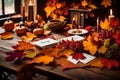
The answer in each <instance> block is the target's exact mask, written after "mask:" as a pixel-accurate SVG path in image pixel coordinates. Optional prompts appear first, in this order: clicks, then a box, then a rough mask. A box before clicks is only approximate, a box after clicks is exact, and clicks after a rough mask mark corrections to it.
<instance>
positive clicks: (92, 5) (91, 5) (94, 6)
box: [88, 4, 97, 9]
mask: <svg viewBox="0 0 120 80" xmlns="http://www.w3.org/2000/svg"><path fill="white" fill-rule="evenodd" d="M88 6H89V7H91V8H92V9H96V8H97V7H96V5H94V4H89V5H88Z"/></svg>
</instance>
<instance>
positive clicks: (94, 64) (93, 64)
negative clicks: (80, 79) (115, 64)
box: [88, 58, 104, 69]
mask: <svg viewBox="0 0 120 80" xmlns="http://www.w3.org/2000/svg"><path fill="white" fill-rule="evenodd" d="M100 59H101V58H96V59H94V60H93V61H91V62H90V63H88V64H89V65H90V66H91V67H97V68H100V69H102V68H103V67H104V65H103V64H102V63H101V61H100Z"/></svg>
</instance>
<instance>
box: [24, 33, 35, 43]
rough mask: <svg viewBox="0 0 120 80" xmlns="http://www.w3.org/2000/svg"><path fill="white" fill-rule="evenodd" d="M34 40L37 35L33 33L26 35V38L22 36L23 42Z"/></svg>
mask: <svg viewBox="0 0 120 80" xmlns="http://www.w3.org/2000/svg"><path fill="white" fill-rule="evenodd" d="M34 38H36V35H35V34H33V33H30V32H27V33H26V36H22V39H23V40H26V41H31V40H33V39H34Z"/></svg>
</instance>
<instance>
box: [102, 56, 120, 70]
mask: <svg viewBox="0 0 120 80" xmlns="http://www.w3.org/2000/svg"><path fill="white" fill-rule="evenodd" d="M100 61H101V63H102V64H103V65H104V66H105V67H107V69H108V70H110V69H111V68H112V67H117V68H118V67H119V61H118V60H115V59H107V58H103V59H101V60H100Z"/></svg>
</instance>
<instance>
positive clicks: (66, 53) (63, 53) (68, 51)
mask: <svg viewBox="0 0 120 80" xmlns="http://www.w3.org/2000/svg"><path fill="white" fill-rule="evenodd" d="M72 53H73V51H72V50H71V49H63V50H61V51H59V52H58V55H57V56H56V57H57V58H59V57H61V56H66V57H69V56H70V55H71V54H72Z"/></svg>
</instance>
